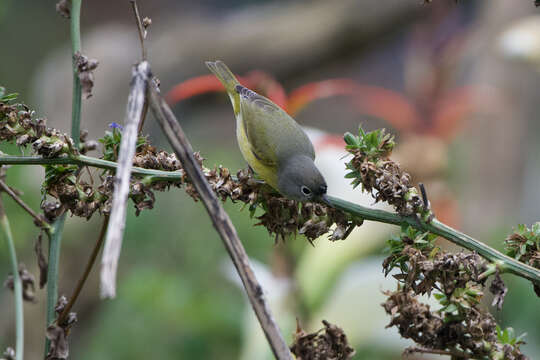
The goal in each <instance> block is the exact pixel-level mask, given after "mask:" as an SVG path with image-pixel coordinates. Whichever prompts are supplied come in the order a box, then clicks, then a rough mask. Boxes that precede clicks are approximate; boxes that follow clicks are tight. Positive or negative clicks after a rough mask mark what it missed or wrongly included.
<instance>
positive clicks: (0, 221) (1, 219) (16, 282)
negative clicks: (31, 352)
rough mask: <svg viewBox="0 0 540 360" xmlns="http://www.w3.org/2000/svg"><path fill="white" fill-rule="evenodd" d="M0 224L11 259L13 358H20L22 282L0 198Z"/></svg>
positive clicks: (21, 355) (22, 339) (22, 341)
mask: <svg viewBox="0 0 540 360" xmlns="http://www.w3.org/2000/svg"><path fill="white" fill-rule="evenodd" d="M0 226H1V227H2V230H3V231H4V235H5V236H6V242H7V245H8V248H9V257H10V260H11V270H12V271H13V295H14V297H15V328H16V330H15V332H16V337H15V339H16V340H15V341H16V345H15V359H16V360H22V359H23V358H24V356H23V352H24V314H23V295H22V283H21V277H20V276H19V264H18V262H17V254H16V252H15V243H14V241H13V236H12V235H11V227H10V226H9V221H8V218H7V216H6V212H5V210H4V204H3V203H2V199H1V198H0Z"/></svg>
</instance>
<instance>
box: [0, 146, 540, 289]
mask: <svg viewBox="0 0 540 360" xmlns="http://www.w3.org/2000/svg"><path fill="white" fill-rule="evenodd" d="M7 164H28V165H30V164H32V165H39V164H78V165H88V166H93V167H98V168H102V169H109V170H115V169H116V167H117V164H116V163H115V162H112V161H107V160H102V159H96V158H93V157H89V156H83V155H78V156H75V157H72V158H52V159H47V158H42V157H39V156H0V165H7ZM132 174H134V175H140V176H151V177H152V180H155V181H158V180H164V181H174V180H181V178H182V176H183V174H184V173H183V171H174V172H173V171H160V170H151V169H143V168H138V167H134V168H133V171H132ZM330 200H331V203H332V205H333V206H335V207H336V208H337V209H340V210H342V211H344V212H346V213H348V214H351V215H355V216H358V217H361V218H363V219H365V220H371V221H377V222H382V223H386V224H393V225H401V224H405V223H406V224H409V225H411V226H413V227H414V228H416V229H421V230H424V231H430V232H432V233H434V234H437V235H439V236H441V237H443V238H445V239H447V240H448V241H450V242H452V243H454V244H457V245H459V246H462V247H464V248H466V249H469V250H471V251H475V252H477V253H478V254H479V255H481V256H482V257H484V258H486V259H488V260H490V261H491V262H494V263H497V264H498V267H499V270H500V271H501V272H511V273H513V274H514V275H517V276H520V277H523V278H525V279H528V280H531V281H533V282H535V283H540V270H538V269H535V268H533V267H531V266H528V265H526V264H524V263H522V262H519V261H517V260H515V259H512V258H511V257H508V256H506V255H504V254H502V253H500V252H499V251H497V250H495V249H493V248H491V247H489V246H488V245H486V244H484V243H482V242H480V241H478V240H476V239H474V238H472V237H470V236H468V235H466V234H463V233H461V232H459V231H458V230H455V229H453V228H451V227H449V226H448V225H445V224H443V223H441V222H440V221H438V220H436V219H435V220H433V221H431V222H430V223H425V222H420V221H419V220H418V219H417V218H415V217H404V216H401V215H399V214H396V213H391V212H388V211H384V210H377V209H371V208H368V207H364V206H361V205H358V204H354V203H351V202H349V201H346V200H342V199H339V198H335V197H330Z"/></svg>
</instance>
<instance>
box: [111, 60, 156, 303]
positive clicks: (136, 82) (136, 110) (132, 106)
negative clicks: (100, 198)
mask: <svg viewBox="0 0 540 360" xmlns="http://www.w3.org/2000/svg"><path fill="white" fill-rule="evenodd" d="M131 76H132V80H131V90H130V93H129V98H128V103H127V109H126V118H125V120H124V131H123V132H122V142H121V143H120V153H119V158H118V169H117V173H116V178H115V186H114V194H113V200H112V207H111V215H110V221H109V226H108V228H107V237H106V239H105V248H104V250H103V255H102V259H101V296H102V297H103V298H113V297H115V295H116V270H117V268H118V258H119V257H120V250H121V248H122V238H123V236H124V228H125V226H126V205H127V199H128V194H129V183H130V179H131V169H132V168H133V156H135V147H136V142H137V136H138V127H139V123H140V122H141V119H142V116H143V108H144V103H145V98H146V89H147V84H148V79H149V78H150V66H149V65H148V62H146V61H142V62H140V63H139V64H137V65H135V66H133V69H132V73H131Z"/></svg>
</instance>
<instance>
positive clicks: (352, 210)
mask: <svg viewBox="0 0 540 360" xmlns="http://www.w3.org/2000/svg"><path fill="white" fill-rule="evenodd" d="M329 199H330V203H331V204H332V205H334V206H335V207H336V208H337V209H340V210H342V211H344V212H346V213H348V214H351V215H356V216H358V217H361V218H364V219H366V220H373V221H378V222H383V223H387V224H394V225H401V224H408V225H410V226H412V227H414V228H416V229H419V230H423V231H429V232H432V233H434V234H437V235H439V236H441V237H443V238H445V239H447V240H449V241H451V242H453V243H454V244H457V245H459V246H461V247H464V248H465V249H468V250H471V251H475V252H477V253H478V254H479V255H480V256H482V257H484V258H486V259H487V260H489V261H491V262H493V263H496V264H497V266H498V267H499V270H500V271H501V272H510V273H513V274H515V275H518V276H521V277H523V278H525V279H528V280H531V281H532V282H533V283H540V270H539V269H535V268H533V267H532V266H529V265H527V264H524V263H522V262H519V261H517V260H515V259H512V258H511V257H509V256H506V255H504V254H503V253H501V252H499V251H497V250H495V249H493V248H492V247H490V246H488V245H486V244H484V243H482V242H480V241H478V240H476V239H474V238H472V237H470V236H469V235H466V234H464V233H462V232H460V231H458V230H456V229H453V228H451V227H450V226H448V225H445V224H443V223H441V222H440V221H439V220H437V219H434V220H433V221H431V222H429V223H426V222H424V221H421V220H420V219H418V218H417V217H414V216H401V215H398V214H395V213H390V212H387V211H383V210H375V209H370V208H366V207H363V206H360V205H357V204H353V203H351V202H348V201H346V200H342V199H338V198H335V197H331V196H329Z"/></svg>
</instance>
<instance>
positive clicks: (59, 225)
mask: <svg viewBox="0 0 540 360" xmlns="http://www.w3.org/2000/svg"><path fill="white" fill-rule="evenodd" d="M65 221H66V213H63V214H62V215H60V217H59V218H58V219H56V221H55V222H54V224H53V229H52V233H51V237H50V239H49V266H48V268H47V326H49V325H51V324H52V323H53V322H54V319H55V318H56V311H55V309H54V308H55V307H56V301H57V300H58V262H59V261H60V244H61V242H62V230H63V229H64V222H65ZM49 347H50V340H49V339H48V338H46V340H45V356H44V357H46V356H47V354H48V353H49Z"/></svg>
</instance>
